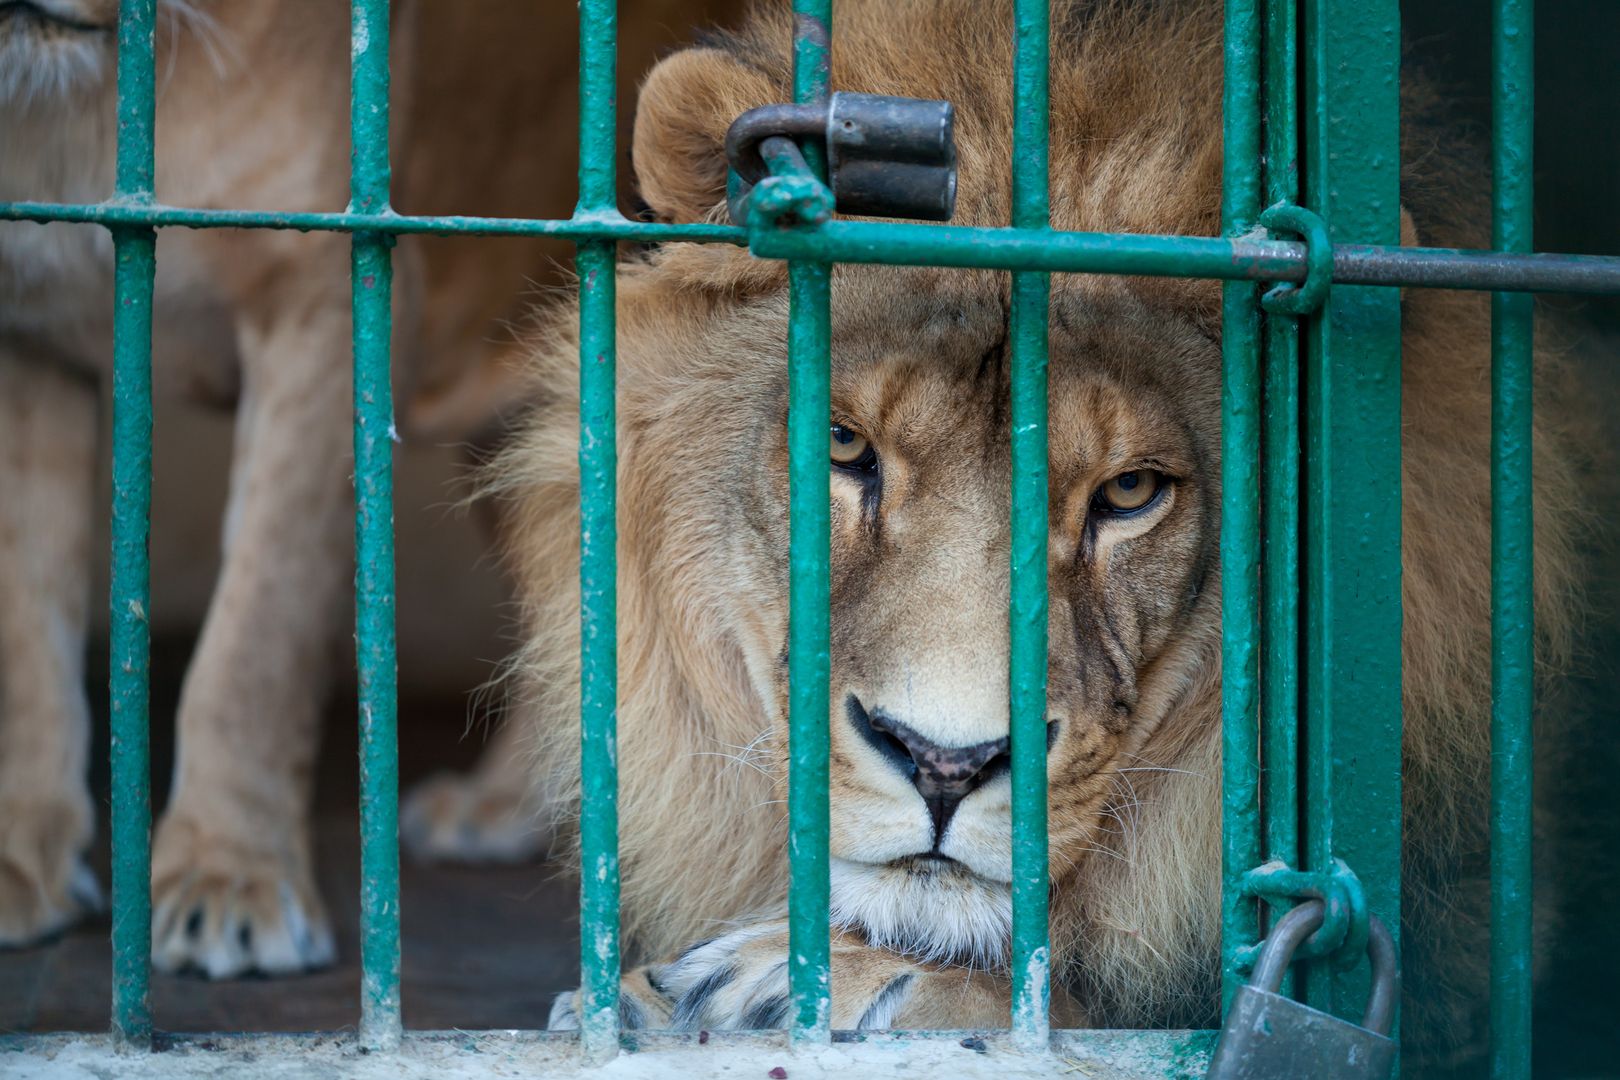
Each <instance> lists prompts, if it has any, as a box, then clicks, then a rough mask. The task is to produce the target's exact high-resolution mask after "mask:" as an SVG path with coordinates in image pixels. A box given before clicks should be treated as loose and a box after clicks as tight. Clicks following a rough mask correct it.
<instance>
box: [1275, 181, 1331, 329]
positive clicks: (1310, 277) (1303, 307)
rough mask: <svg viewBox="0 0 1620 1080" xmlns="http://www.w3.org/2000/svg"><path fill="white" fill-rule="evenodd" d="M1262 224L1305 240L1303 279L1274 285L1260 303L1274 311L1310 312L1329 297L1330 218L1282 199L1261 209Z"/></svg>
mask: <svg viewBox="0 0 1620 1080" xmlns="http://www.w3.org/2000/svg"><path fill="white" fill-rule="evenodd" d="M1260 224H1261V225H1263V226H1265V227H1266V229H1267V230H1268V231H1270V232H1272V233H1278V232H1285V233H1293V234H1295V235H1297V236H1299V237H1300V238H1301V239H1303V240H1304V241H1305V280H1304V282H1303V283H1301V284H1299V285H1273V286H1272V287H1271V288H1270V289H1268V290H1267V291H1266V294H1265V295H1264V296H1262V297H1261V298H1260V306H1261V307H1263V308H1265V309H1266V310H1267V311H1269V312H1271V313H1272V314H1273V315H1309V314H1310V313H1311V312H1313V311H1316V310H1317V309H1318V308H1320V307H1321V306H1322V304H1323V302H1324V301H1326V300H1327V296H1328V289H1329V288H1330V287H1331V286H1332V284H1333V241H1332V240H1331V239H1330V238H1329V237H1328V228H1327V222H1325V221H1323V220H1322V218H1321V217H1320V216H1319V215H1317V214H1315V213H1313V212H1311V211H1309V210H1307V209H1305V208H1304V207H1303V206H1296V205H1294V204H1293V203H1286V202H1282V203H1277V204H1276V205H1274V206H1270V207H1267V208H1266V209H1265V210H1264V211H1262V212H1261V214H1260ZM1272 239H1280V238H1279V237H1276V236H1273V237H1272Z"/></svg>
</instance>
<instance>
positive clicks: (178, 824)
mask: <svg viewBox="0 0 1620 1080" xmlns="http://www.w3.org/2000/svg"><path fill="white" fill-rule="evenodd" d="M335 954H336V949H335V948H334V946H333V943H332V928H331V923H330V922H329V921H328V919H327V916H326V909H325V908H324V907H323V906H322V904H321V899H320V895H319V894H318V893H317V892H316V890H315V882H314V878H313V875H312V874H311V872H310V865H309V858H308V855H307V854H306V853H303V852H301V851H282V852H273V851H265V850H261V849H257V848H253V847H250V846H248V845H245V844H242V843H241V842H240V841H234V840H230V839H226V838H222V837H218V836H212V835H210V834H208V833H206V832H204V831H203V830H201V829H199V828H197V827H195V826H194V825H192V824H191V823H190V822H188V821H185V820H183V819H177V818H174V817H166V818H165V819H164V821H163V823H162V824H161V825H160V826H159V828H158V833H157V839H156V841H155V843H154V845H153V853H152V964H153V966H154V967H156V968H157V969H158V970H159V971H169V972H175V971H196V972H200V973H202V974H204V975H206V976H208V977H209V978H211V979H227V978H231V977H233V976H237V975H245V974H248V973H250V972H256V973H259V974H264V975H290V974H294V973H297V972H300V971H308V970H310V969H312V968H318V967H324V966H326V965H328V964H330V963H331V962H332V960H333V957H334V956H335Z"/></svg>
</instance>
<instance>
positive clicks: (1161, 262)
mask: <svg viewBox="0 0 1620 1080" xmlns="http://www.w3.org/2000/svg"><path fill="white" fill-rule="evenodd" d="M0 221H35V222H40V223H46V222H52V221H66V222H79V223H89V224H95V225H106V226H109V227H112V226H117V225H150V226H154V227H157V228H191V229H225V228H230V229H292V230H297V231H301V232H310V231H324V232H378V233H387V234H391V235H417V234H425V235H431V236H552V237H557V238H559V239H563V240H591V239H604V240H632V241H640V242H643V243H649V244H657V243H674V242H682V243H694V244H743V243H751V250H752V251H753V252H754V254H756V255H758V256H760V257H761V258H769V259H800V258H803V259H813V260H814V259H819V260H824V261H830V262H859V263H887V264H890V265H896V266H961V267H973V268H982V269H989V270H1026V269H1033V270H1045V271H1048V272H1051V273H1076V274H1141V275H1146V276H1150V277H1195V278H1217V279H1226V280H1236V279H1243V280H1246V281H1290V282H1303V281H1304V280H1305V276H1306V249H1305V245H1304V244H1302V243H1299V242H1296V241H1291V240H1255V239H1242V240H1229V239H1211V238H1209V237H1200V236H1190V237H1188V236H1154V235H1151V234H1141V233H1075V232H1037V231H1024V230H1020V229H974V228H965V227H962V226H942V225H919V224H909V223H898V222H868V221H834V222H829V223H828V224H826V225H823V226H821V227H820V228H817V229H814V230H809V231H797V230H792V229H778V230H772V231H769V232H763V233H761V232H756V233H752V234H750V233H748V232H746V231H745V230H743V229H740V228H737V227H735V226H731V225H708V224H692V225H662V224H659V223H657V222H646V221H631V220H628V219H626V218H624V217H621V216H619V215H618V214H616V213H615V214H613V215H602V216H597V217H588V218H581V217H573V218H563V219H536V218H499V217H474V216H467V215H454V214H451V215H438V216H434V215H427V216H411V215H406V214H387V215H372V214H355V213H349V212H341V213H319V212H310V213H282V212H279V211H261V210H209V209H198V208H195V207H183V206H162V205H154V206H147V205H132V204H128V203H122V202H117V201H114V202H104V203H92V204H77V203H43V202H10V203H0ZM1333 280H1334V281H1336V282H1342V283H1344V284H1348V285H1387V286H1401V287H1416V288H1425V289H1474V290H1484V291H1504V292H1537V293H1571V294H1596V295H1615V294H1620V256H1614V255H1563V254H1558V253H1554V252H1536V253H1534V254H1530V253H1516V252H1506V253H1504V252H1495V251H1485V250H1467V249H1461V248H1418V247H1401V246H1400V245H1398V244H1336V245H1335V246H1334V248H1333Z"/></svg>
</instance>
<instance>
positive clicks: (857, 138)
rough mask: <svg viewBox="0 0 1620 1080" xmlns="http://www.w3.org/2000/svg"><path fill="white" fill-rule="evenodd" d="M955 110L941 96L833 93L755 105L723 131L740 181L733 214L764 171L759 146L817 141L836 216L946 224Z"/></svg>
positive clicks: (952, 196) (952, 194) (739, 217)
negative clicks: (813, 100) (820, 98)
mask: <svg viewBox="0 0 1620 1080" xmlns="http://www.w3.org/2000/svg"><path fill="white" fill-rule="evenodd" d="M955 116H956V110H955V108H954V107H953V106H952V105H951V103H950V102H948V101H933V100H922V99H918V98H903V97H890V96H888V95H884V94H861V93H854V92H851V91H847V90H839V91H837V92H835V93H833V94H832V95H830V96H829V97H828V98H827V100H825V101H822V102H819V103H816V104H805V105H761V106H759V107H758V108H755V109H750V110H748V111H747V112H745V113H743V114H742V115H741V116H739V117H737V119H736V120H734V121H733V122H732V124H731V127H730V129H729V130H728V131H727V132H726V159H727V161H728V162H729V163H730V166H731V169H732V171H733V172H735V173H736V174H737V178H738V180H739V181H740V182H741V189H740V190H739V191H738V192H736V193H734V196H733V198H732V199H731V200H729V201H730V202H731V213H732V218H733V220H734V221H736V223H737V224H739V225H746V224H747V221H746V220H744V217H745V215H744V214H743V213H742V212H741V210H742V206H743V203H744V200H745V199H746V198H747V193H748V191H749V190H750V189H752V187H753V186H754V185H755V184H758V183H760V182H761V181H762V180H764V179H765V177H766V176H767V175H768V174H769V168H768V166H767V164H766V161H765V154H764V153H763V151H764V150H766V149H768V148H767V146H766V144H767V143H768V142H769V141H770V140H772V139H777V138H783V139H788V140H791V141H793V142H795V143H799V144H803V143H813V144H819V145H821V146H822V147H823V148H824V149H825V150H826V153H827V181H828V186H829V187H830V189H831V190H832V193H833V198H834V200H835V202H836V204H837V208H838V212H839V213H840V214H853V215H857V216H865V217H897V218H919V219H921V220H924V221H949V220H950V218H951V215H952V213H953V212H954V211H955V208H956V138H955V123H956V121H955Z"/></svg>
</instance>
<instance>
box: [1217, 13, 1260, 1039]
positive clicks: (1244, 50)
mask: <svg viewBox="0 0 1620 1080" xmlns="http://www.w3.org/2000/svg"><path fill="white" fill-rule="evenodd" d="M1224 77H1225V90H1224V97H1223V110H1224V123H1225V130H1224V136H1223V138H1224V146H1225V164H1224V172H1223V174H1222V180H1221V231H1222V232H1223V233H1224V234H1225V235H1227V236H1238V235H1241V234H1243V233H1245V232H1247V231H1249V230H1250V229H1251V228H1253V227H1254V224H1255V219H1256V218H1257V217H1258V216H1259V214H1260V8H1259V4H1258V0H1226V51H1225V71H1224ZM1221 299H1222V311H1221V352H1222V371H1223V382H1222V393H1221V407H1222V411H1221V597H1222V599H1221V837H1222V877H1221V972H1222V979H1221V990H1222V998H1221V999H1222V1005H1223V1008H1224V1006H1225V1003H1226V1002H1227V1001H1228V1000H1230V998H1231V995H1232V994H1233V993H1234V992H1235V991H1236V989H1237V987H1238V986H1239V985H1240V984H1241V982H1242V979H1243V972H1242V971H1241V970H1240V969H1239V967H1238V964H1237V962H1236V956H1237V952H1238V950H1239V949H1241V948H1243V947H1245V946H1247V945H1251V944H1253V942H1254V941H1255V938H1256V936H1257V930H1258V926H1257V923H1256V919H1255V906H1254V901H1253V899H1252V898H1249V897H1246V896H1245V895H1244V894H1243V892H1242V888H1241V882H1242V879H1243V875H1244V874H1245V873H1247V872H1248V871H1249V870H1252V869H1253V868H1254V867H1255V866H1256V865H1257V864H1258V863H1259V862H1260V804H1259V795H1260V777H1259V773H1260V754H1259V750H1260V746H1259V730H1258V727H1257V725H1258V715H1257V706H1258V695H1257V687H1258V682H1259V648H1260V567H1259V560H1260V500H1259V498H1258V493H1259V491H1260V467H1259V466H1260V463H1259V458H1260V305H1259V291H1258V288H1257V286H1255V285H1254V284H1253V283H1251V282H1240V281H1229V282H1226V283H1225V284H1224V285H1222V287H1221Z"/></svg>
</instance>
